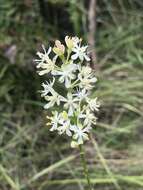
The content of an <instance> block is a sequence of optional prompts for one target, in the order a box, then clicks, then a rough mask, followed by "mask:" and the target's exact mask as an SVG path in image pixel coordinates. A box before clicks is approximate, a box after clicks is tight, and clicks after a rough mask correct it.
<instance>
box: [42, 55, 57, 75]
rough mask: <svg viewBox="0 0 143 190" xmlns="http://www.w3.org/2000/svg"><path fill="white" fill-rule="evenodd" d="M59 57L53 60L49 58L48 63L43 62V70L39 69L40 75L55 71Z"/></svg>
mask: <svg viewBox="0 0 143 190" xmlns="http://www.w3.org/2000/svg"><path fill="white" fill-rule="evenodd" d="M56 59H57V55H56V56H55V57H54V58H53V60H51V59H50V58H48V59H47V63H43V64H41V66H40V67H41V69H42V70H41V71H39V72H38V73H39V75H40V76H41V75H44V74H48V73H49V72H52V71H54V69H55V62H56Z"/></svg>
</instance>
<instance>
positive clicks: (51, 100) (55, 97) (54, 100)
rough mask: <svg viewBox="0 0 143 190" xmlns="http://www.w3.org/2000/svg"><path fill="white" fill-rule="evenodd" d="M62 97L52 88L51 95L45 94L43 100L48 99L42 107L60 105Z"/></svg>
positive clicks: (47, 107)
mask: <svg viewBox="0 0 143 190" xmlns="http://www.w3.org/2000/svg"><path fill="white" fill-rule="evenodd" d="M62 99H63V97H62V96H61V95H59V94H58V93H57V92H56V91H55V90H54V89H53V90H52V91H51V95H47V96H45V100H47V101H48V103H47V104H45V106H44V108H45V109H49V108H50V107H53V106H54V105H55V104H57V105H58V106H59V105H60V102H61V100H62Z"/></svg>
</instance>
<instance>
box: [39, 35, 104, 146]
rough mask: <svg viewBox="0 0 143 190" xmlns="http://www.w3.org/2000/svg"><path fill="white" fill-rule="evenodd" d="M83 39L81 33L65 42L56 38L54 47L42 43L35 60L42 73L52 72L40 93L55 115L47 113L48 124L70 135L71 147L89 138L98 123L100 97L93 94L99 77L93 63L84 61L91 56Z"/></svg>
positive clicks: (53, 128) (53, 129)
mask: <svg viewBox="0 0 143 190" xmlns="http://www.w3.org/2000/svg"><path fill="white" fill-rule="evenodd" d="M81 42H82V40H81V39H80V38H78V37H70V36H66V37H65V44H62V43H61V42H60V41H59V40H56V41H55V45H54V47H53V48H51V47H49V49H48V50H46V48H45V47H44V46H42V48H43V51H44V53H41V52H37V55H38V57H39V59H36V60H35V62H36V64H37V66H36V67H37V68H38V73H39V75H40V76H42V75H45V74H49V75H48V76H49V77H50V78H49V79H48V80H47V81H45V82H43V83H42V87H43V89H42V90H41V96H42V97H43V98H44V99H45V100H46V104H45V105H44V108H45V109H48V113H51V114H50V115H52V116H47V118H48V123H47V125H49V126H51V128H50V131H51V132H53V131H57V133H58V134H60V135H67V136H68V137H69V138H70V139H71V146H72V147H78V146H79V145H81V144H83V143H84V142H85V141H87V140H88V139H89V133H90V131H91V129H92V127H93V125H95V124H96V119H97V118H96V116H95V112H96V111H98V110H99V106H100V105H99V102H98V101H97V97H96V98H94V99H93V98H90V95H91V92H92V91H91V90H92V89H93V87H94V86H95V83H96V81H97V78H96V77H95V73H94V71H93V70H92V69H91V68H90V66H89V65H88V64H85V63H84V61H85V62H87V61H90V58H89V56H88V55H87V47H88V46H87V45H84V46H83V45H82V44H81ZM50 53H51V54H50ZM50 55H54V56H53V57H49V56H50ZM53 110H54V111H53Z"/></svg>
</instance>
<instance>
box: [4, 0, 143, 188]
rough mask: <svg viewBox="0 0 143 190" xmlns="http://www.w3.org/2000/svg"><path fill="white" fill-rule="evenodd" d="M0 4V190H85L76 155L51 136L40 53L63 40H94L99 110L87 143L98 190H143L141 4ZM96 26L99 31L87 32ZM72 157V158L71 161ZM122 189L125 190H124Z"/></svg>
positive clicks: (25, 0)
mask: <svg viewBox="0 0 143 190" xmlns="http://www.w3.org/2000/svg"><path fill="white" fill-rule="evenodd" d="M91 1H92V0H0V189H1V190H61V189H62V190H77V189H80V190H83V189H84V186H85V189H86V181H85V180H84V176H83V174H82V167H81V165H80V158H79V154H78V150H73V149H71V148H70V145H69V141H68V139H66V137H61V136H57V135H56V134H51V133H49V130H48V127H46V126H45V123H46V120H45V116H46V112H45V111H44V110H43V107H42V106H43V102H42V100H41V98H40V95H39V93H38V90H40V88H41V86H40V85H41V81H40V80H41V78H40V77H39V76H38V75H37V73H36V69H35V64H34V63H33V59H35V57H36V56H35V54H36V51H38V50H40V49H41V44H45V45H46V46H47V47H48V44H49V43H51V42H53V41H54V40H55V39H60V40H63V39H64V37H65V35H72V36H75V35H77V36H79V37H82V38H83V39H84V41H85V42H86V43H88V35H90V32H91V35H92V37H93V36H94V38H95V39H94V40H95V41H94V42H95V47H92V48H91V52H93V51H96V55H97V61H96V63H95V68H96V75H97V77H98V79H99V81H98V84H97V86H96V90H95V91H94V92H93V95H95V96H98V97H99V99H100V102H101V109H100V112H99V115H98V118H99V119H98V123H97V126H96V127H95V128H94V130H93V137H94V138H93V139H96V142H97V143H98V144H96V142H95V141H94V140H92V141H91V142H88V143H86V145H85V146H86V153H87V163H88V166H89V172H90V176H91V181H92V183H93V185H94V189H97V190H116V189H117V190H118V189H123V190H142V189H143V146H142V145H143V2H142V0H97V2H96V7H93V10H94V11H96V18H95V19H94V20H89V11H91V10H92V9H89V7H90V3H91ZM95 22H96V30H95V31H93V34H92V31H90V32H89V25H90V24H92V23H93V24H94V23H95ZM73 155H75V156H73ZM119 186H120V188H119Z"/></svg>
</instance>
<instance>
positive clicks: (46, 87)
mask: <svg viewBox="0 0 143 190" xmlns="http://www.w3.org/2000/svg"><path fill="white" fill-rule="evenodd" d="M54 82H55V79H53V81H52V82H48V81H46V84H45V83H42V87H43V88H44V90H42V91H41V96H42V97H43V96H46V95H47V94H48V93H49V92H51V91H53V85H54Z"/></svg>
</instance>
